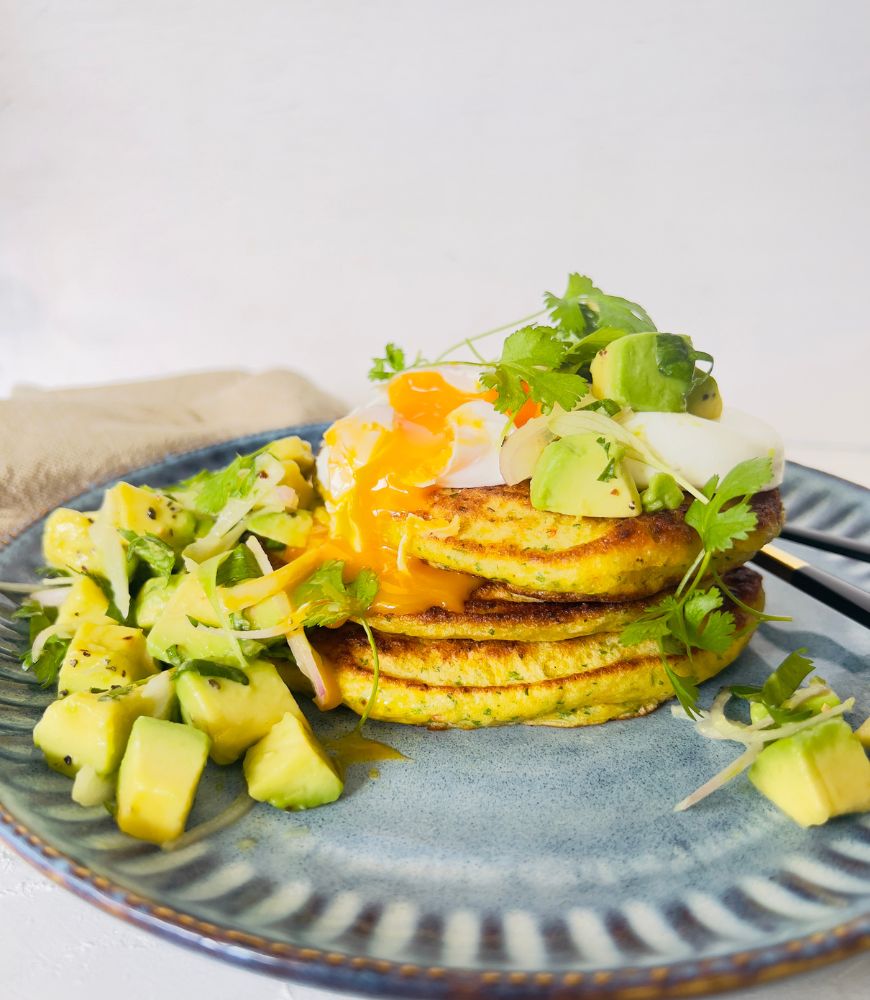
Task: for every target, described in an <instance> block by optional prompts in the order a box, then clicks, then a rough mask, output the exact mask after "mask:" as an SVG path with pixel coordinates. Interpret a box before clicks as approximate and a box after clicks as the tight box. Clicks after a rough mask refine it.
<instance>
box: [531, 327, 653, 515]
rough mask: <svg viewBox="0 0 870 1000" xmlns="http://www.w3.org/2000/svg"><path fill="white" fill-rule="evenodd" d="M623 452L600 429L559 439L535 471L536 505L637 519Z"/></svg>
mask: <svg viewBox="0 0 870 1000" xmlns="http://www.w3.org/2000/svg"><path fill="white" fill-rule="evenodd" d="M624 339H626V340H630V339H631V338H630V337H626V338H624ZM621 456H622V449H621V447H620V446H619V445H618V444H617V443H616V442H615V441H612V440H610V439H608V438H605V437H602V436H601V435H598V434H594V433H586V434H572V435H570V436H568V437H563V438H559V440H557V441H553V442H552V443H551V444H548V445H547V447H546V448H545V449H544V451H543V453H542V454H541V457H540V458H539V459H538V464H537V465H536V466H535V471H534V474H533V475H532V485H531V500H532V506H533V507H535V508H537V509H538V510H551V511H555V512H556V513H557V514H571V515H574V516H582V517H635V516H636V515H637V514H639V513H640V511H641V503H640V497H639V496H638V494H637V488H636V487H635V485H634V481H633V480H632V478H631V476H630V475H629V474H628V473H627V472H626V471H625V470H624V468H623V465H622V461H621Z"/></svg>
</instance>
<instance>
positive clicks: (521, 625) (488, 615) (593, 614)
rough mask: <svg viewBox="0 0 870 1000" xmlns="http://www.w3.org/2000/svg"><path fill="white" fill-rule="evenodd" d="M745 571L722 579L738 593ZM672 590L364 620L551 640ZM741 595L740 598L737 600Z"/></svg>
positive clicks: (433, 635) (448, 632) (482, 604)
mask: <svg viewBox="0 0 870 1000" xmlns="http://www.w3.org/2000/svg"><path fill="white" fill-rule="evenodd" d="M747 575H751V574H749V573H748V571H742V570H740V569H736V570H731V572H730V573H728V574H727V575H726V577H725V580H726V583H727V584H728V586H729V587H730V588H731V589H732V590H733V591H734V592H735V593H736V594H737V595H738V596H739V595H740V592H741V590H742V589H745V588H746V586H747ZM668 593H672V591H665V592H663V593H660V594H655V595H653V596H652V597H645V598H639V599H637V600H634V601H576V602H575V601H572V602H569V601H568V600H567V599H565V600H562V599H561V597H560V599H559V601H558V602H556V603H551V602H546V601H543V600H539V599H537V598H535V599H533V600H530V601H504V600H491V601H487V600H483V601H481V600H476V599H475V598H474V597H473V598H472V600H469V601H467V602H466V604H465V610H464V611H462V612H459V613H456V612H452V611H445V610H444V609H443V608H429V609H428V610H427V611H423V612H420V613H419V614H413V615H389V614H376V613H371V612H370V613H369V615H368V621H369V624H370V625H371V626H372V628H374V629H376V630H378V631H379V632H385V633H390V634H399V635H406V636H417V637H420V638H428V639H454V638H456V639H470V640H474V641H485V640H489V639H490V638H493V639H498V640H500V641H505V640H510V639H519V640H521V641H526V642H528V641H532V642H557V641H560V640H562V639H570V638H573V637H575V636H580V635H593V634H595V633H597V632H608V631H613V630H614V629H619V628H623V627H624V626H625V625H627V624H629V623H630V622H632V621H635V620H636V619H637V618H639V617H640V615H641V614H643V612H644V611H645V610H646V609H647V608H648V607H649V606H650V605H651V604H653V603H655V602H656V601H658V600H660V599H661V598H662V597H664V596H665V595H666V594H668ZM741 599H743V598H741Z"/></svg>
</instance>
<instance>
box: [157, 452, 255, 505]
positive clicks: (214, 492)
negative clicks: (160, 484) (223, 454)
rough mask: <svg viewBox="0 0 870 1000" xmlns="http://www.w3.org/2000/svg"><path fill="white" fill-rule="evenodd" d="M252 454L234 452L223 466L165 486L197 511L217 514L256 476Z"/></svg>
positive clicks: (245, 492)
mask: <svg viewBox="0 0 870 1000" xmlns="http://www.w3.org/2000/svg"><path fill="white" fill-rule="evenodd" d="M255 460H256V455H236V457H235V458H234V459H233V460H232V462H230V464H229V465H228V466H227V467H226V468H225V469H219V470H218V471H217V472H208V471H207V470H205V471H203V472H200V473H198V474H197V475H195V476H193V477H192V478H191V479H185V480H184V482H181V483H176V484H175V486H171V487H169V488H168V489H167V492H168V493H170V494H172V495H179V497H180V499H182V500H183V502H184V505H185V506H187V507H190V508H191V509H192V510H195V511H196V512H197V513H198V514H210V515H212V516H214V515H216V514H218V513H220V511H221V510H223V508H224V507H225V506H226V504H227V501H228V500H230V499H231V498H232V497H245V496H247V495H248V494H249V493H250V492H251V490H252V489H253V487H254V483H255V482H256V479H257V470H256V468H255V465H254V463H255Z"/></svg>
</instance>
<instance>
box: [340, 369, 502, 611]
mask: <svg viewBox="0 0 870 1000" xmlns="http://www.w3.org/2000/svg"><path fill="white" fill-rule="evenodd" d="M388 397H389V403H390V406H391V407H392V409H393V411H394V414H395V416H394V421H393V427H392V428H391V429H389V430H387V429H384V430H383V431H382V432H381V434H380V437H379V438H378V440H377V443H376V444H375V446H374V448H373V450H372V452H371V454H370V456H369V458H368V460H367V461H366V462H365V463H364V464H363V465H361V466H359V467H358V468H356V469H355V470H354V475H353V485H352V486H351V488H350V489H349V490H348V491H347V493H345V494H344V495H343V496H342V497H341V500H340V501H339V503H338V508H337V510H336V511H335V512H334V513H333V517H332V523H331V527H330V537H329V541H328V542H327V543H326V544H325V546H324V550H325V551H324V556H325V557H326V558H336V559H344V560H345V562H346V563H347V565H348V568H349V570H350V571H351V572H353V573H355V572H357V571H358V570H359V569H362V568H363V567H366V566H367V567H369V568H371V569H373V570H374V571H375V573H376V574H377V575H378V579H379V581H380V589H379V591H378V595H377V598H376V599H375V602H374V605H373V606H374V608H375V610H377V611H380V612H387V613H395V614H415V613H418V612H421V611H425V610H426V609H427V608H431V607H440V608H445V609H447V610H449V611H456V612H459V611H462V609H463V607H464V604H465V601H466V600H467V599H468V597H469V595H470V594H471V593H472V591H473V590H474V589H475V587H476V585H477V580H476V579H475V578H474V577H472V576H468V575H466V574H464V573H455V572H451V571H449V570H442V569H437V568H436V567H434V566H430V565H429V564H428V563H425V562H423V561H422V560H421V559H417V558H416V557H414V556H407V557H405V558H404V559H403V560H400V558H399V551H398V544H397V537H398V536H399V535H400V533H401V532H400V531H399V530H397V529H398V528H400V527H401V526H400V525H397V523H396V522H399V521H401V520H403V519H404V516H405V515H408V514H413V513H415V512H417V511H422V510H425V508H426V506H427V500H428V498H429V496H430V495H431V493H432V492H433V491H434V490H435V489H436V487H435V486H433V485H431V484H432V483H433V482H434V480H435V479H437V477H438V475H439V474H440V473H441V472H443V471H444V469H445V467H446V466H447V463H448V462H449V460H450V454H451V447H452V444H453V431H452V430H451V428H450V425H449V423H448V420H447V418H448V416H449V415H450V414H451V413H452V412H453V411H454V410H455V409H456V408H457V407H458V406H461V405H462V404H463V403H467V402H470V401H472V400H478V399H482V398H485V394H483V393H477V392H465V391H463V390H461V389H457V388H456V387H455V386H453V385H451V384H450V383H449V382H447V381H446V380H445V379H444V377H443V376H442V375H440V374H439V373H438V372H434V371H414V372H407V373H405V374H403V375H399V376H398V377H396V378H395V379H393V381H392V382H391V383H390V386H389V389H388ZM345 430H346V431H347V433H349V434H351V433H352V428H351V427H347V428H345ZM326 442H327V444H328V445H329V446H330V448H331V449H335V450H336V451H337V452H338V453H341V451H342V450H343V447H342V446H343V444H344V445H345V446H347V445H350V447H351V448H352V447H353V442H352V441H350V442H342V440H341V427H340V425H334V426H333V427H332V428H330V430H329V431H328V432H327V435H326Z"/></svg>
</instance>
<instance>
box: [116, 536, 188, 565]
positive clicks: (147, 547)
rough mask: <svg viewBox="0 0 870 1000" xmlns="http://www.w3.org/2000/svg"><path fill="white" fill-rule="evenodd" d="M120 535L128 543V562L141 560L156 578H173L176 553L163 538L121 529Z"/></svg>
mask: <svg viewBox="0 0 870 1000" xmlns="http://www.w3.org/2000/svg"><path fill="white" fill-rule="evenodd" d="M118 533H119V534H120V535H121V537H122V538H123V539H124V540H125V541H126V542H127V560H128V562H132V561H133V560H136V559H139V560H141V561H142V562H143V563H145V564H146V565H147V566H149V567H150V568H151V569H152V570H153V571H154V575H155V576H171V575H172V570H173V569H174V568H175V551H174V549H173V548H172V546H171V545H167V543H166V542H164V541H163V539H162V538H158V537H157V536H156V535H152V534H150V533H147V534H144V535H139V534H137V533H136V532H135V531H128V530H127V529H125V528H119V529H118Z"/></svg>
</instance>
